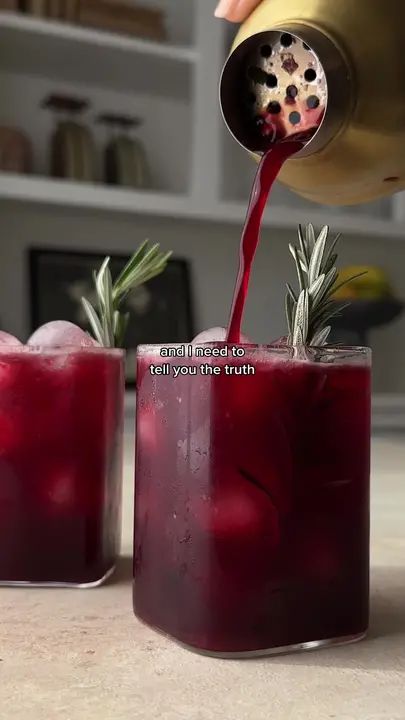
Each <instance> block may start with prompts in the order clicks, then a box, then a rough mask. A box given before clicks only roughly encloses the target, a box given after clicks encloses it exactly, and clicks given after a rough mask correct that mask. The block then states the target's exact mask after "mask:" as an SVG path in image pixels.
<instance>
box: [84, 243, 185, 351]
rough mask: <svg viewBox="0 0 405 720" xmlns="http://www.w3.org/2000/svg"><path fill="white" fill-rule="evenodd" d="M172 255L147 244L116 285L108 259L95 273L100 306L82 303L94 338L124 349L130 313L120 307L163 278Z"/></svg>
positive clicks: (119, 277) (132, 259)
mask: <svg viewBox="0 0 405 720" xmlns="http://www.w3.org/2000/svg"><path fill="white" fill-rule="evenodd" d="M171 254H172V253H171V252H168V253H162V252H161V251H160V246H159V245H158V244H156V245H153V246H152V247H149V243H148V241H147V240H145V242H143V243H142V244H141V245H140V247H139V248H138V250H137V251H136V252H135V253H134V255H133V256H132V257H131V259H130V260H129V262H128V263H127V265H126V266H125V267H124V269H123V270H122V272H121V273H120V275H119V276H118V278H117V279H116V280H115V282H113V279H112V275H111V270H110V260H111V258H109V257H106V258H105V260H104V262H103V264H102V265H101V267H100V270H99V271H98V272H94V273H93V279H94V285H95V290H96V294H97V306H96V307H94V306H93V305H92V304H91V303H90V302H89V301H88V300H86V298H82V304H83V307H84V310H85V312H86V315H87V319H88V321H89V324H90V327H91V329H92V331H93V334H94V337H95V339H96V340H97V342H99V343H100V345H102V346H104V347H109V348H112V347H122V346H123V343H124V337H125V332H126V329H127V326H128V322H129V313H122V312H121V311H120V307H121V305H122V303H123V302H124V300H125V299H126V298H127V297H128V295H129V294H130V293H131V292H132V291H133V290H135V288H137V287H139V286H140V285H143V284H144V283H146V282H148V280H152V278H154V277H156V276H157V275H160V273H162V272H163V270H164V269H165V268H166V265H167V261H168V260H169V258H170V256H171Z"/></svg>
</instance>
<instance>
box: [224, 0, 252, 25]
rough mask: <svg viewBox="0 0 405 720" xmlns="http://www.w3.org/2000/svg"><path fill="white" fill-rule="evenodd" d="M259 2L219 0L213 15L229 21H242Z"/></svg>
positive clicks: (250, 0)
mask: <svg viewBox="0 0 405 720" xmlns="http://www.w3.org/2000/svg"><path fill="white" fill-rule="evenodd" d="M260 2H261V0H221V1H220V3H219V5H218V7H217V9H216V11H215V15H216V17H221V18H225V19H226V20H230V21H231V22H243V20H245V19H246V18H247V17H248V15H250V13H251V12H252V11H253V10H254V9H255V8H256V7H257V6H258V5H259V3H260Z"/></svg>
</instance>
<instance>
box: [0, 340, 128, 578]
mask: <svg viewBox="0 0 405 720" xmlns="http://www.w3.org/2000/svg"><path fill="white" fill-rule="evenodd" d="M123 378H124V372H123V353H122V352H121V351H119V350H106V349H102V348H80V347H76V348H66V347H64V348H60V349H45V348H43V349H37V348H33V347H28V346H18V347H15V348H13V347H11V346H9V345H8V346H5V347H1V346H0V583H1V584H14V583H29V584H49V585H52V584H68V585H93V584H99V583H100V582H102V580H103V579H105V577H106V576H108V575H109V574H110V573H111V572H112V570H113V568H114V565H115V561H116V557H117V554H118V551H119V543H120V528H121V483H122V478H121V475H122V434H123V395H124V383H123Z"/></svg>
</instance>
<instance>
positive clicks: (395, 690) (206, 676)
mask: <svg viewBox="0 0 405 720" xmlns="http://www.w3.org/2000/svg"><path fill="white" fill-rule="evenodd" d="M130 447H131V443H130V436H128V452H127V458H126V460H127V462H126V472H125V496H124V528H123V556H122V558H121V560H120V563H119V567H118V571H117V574H116V576H115V577H114V579H113V580H112V581H110V583H109V584H108V585H106V586H104V587H102V588H100V589H96V590H86V591H85V590H64V589H61V590H59V589H57V590H46V589H23V588H21V589H20V588H16V589H7V588H2V589H0V613H1V614H0V719H1V720H3V719H4V720H9V718H10V720H27V719H28V718H29V720H36V718H41V720H82V718H83V720H110V719H111V720H113V719H114V720H121V719H124V718H125V720H126V719H128V720H129V719H130V720H138V719H139V720H155V719H156V720H157V719H159V720H160V719H161V720H217V719H218V720H219V719H221V720H222V719H223V720H269V719H270V718H271V720H290V719H291V720H317V719H318V718H320V719H321V720H329V718H337V719H338V720H381V719H382V718H386V719H387V720H405V521H404V515H405V436H404V437H401V436H396V437H394V436H392V437H385V438H383V437H379V438H375V439H374V440H373V473H372V493H373V495H372V497H373V500H372V509H373V517H372V624H371V631H370V634H369V637H368V639H367V640H365V641H363V642H362V643H359V644H357V645H351V646H345V647H340V648H334V649H327V650H322V651H317V652H311V653H302V654H297V655H289V656H282V657H277V658H272V659H270V658H268V659H258V660H245V661H239V660H233V661H229V660H214V659H211V658H206V657H203V656H200V655H197V654H194V653H190V652H188V651H186V650H184V649H182V648H180V647H178V646H177V645H176V644H174V643H172V642H170V641H169V640H166V639H165V638H163V637H161V636H160V635H157V634H155V633H154V632H152V631H151V630H149V629H148V628H147V627H144V626H143V625H141V624H140V623H139V622H137V621H136V620H135V618H134V616H133V614H132V606H131V559H130V554H131V543H132V505H133V503H132V484H133V468H132V450H131V449H130Z"/></svg>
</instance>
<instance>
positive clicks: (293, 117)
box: [288, 110, 301, 125]
mask: <svg viewBox="0 0 405 720" xmlns="http://www.w3.org/2000/svg"><path fill="white" fill-rule="evenodd" d="M288 119H289V121H290V123H291V125H299V124H300V122H301V115H300V113H299V112H297V111H296V110H294V112H292V113H290V114H289V116H288Z"/></svg>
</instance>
